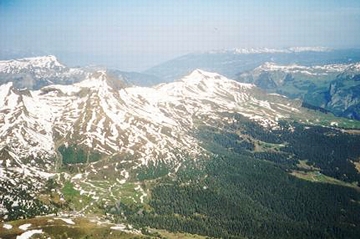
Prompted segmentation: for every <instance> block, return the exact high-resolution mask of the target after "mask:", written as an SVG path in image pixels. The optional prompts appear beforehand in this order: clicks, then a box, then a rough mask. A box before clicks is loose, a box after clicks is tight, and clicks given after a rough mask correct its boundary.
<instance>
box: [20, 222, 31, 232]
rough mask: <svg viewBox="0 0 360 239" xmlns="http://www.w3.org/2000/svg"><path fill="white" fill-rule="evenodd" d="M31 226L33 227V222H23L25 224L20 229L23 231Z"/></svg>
mask: <svg viewBox="0 0 360 239" xmlns="http://www.w3.org/2000/svg"><path fill="white" fill-rule="evenodd" d="M29 227H31V224H30V223H26V224H23V225H21V226H19V229H20V230H23V231H26V230H27V229H29Z"/></svg>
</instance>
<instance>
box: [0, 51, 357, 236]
mask: <svg viewBox="0 0 360 239" xmlns="http://www.w3.org/2000/svg"><path fill="white" fill-rule="evenodd" d="M288 51H290V50H288ZM326 52H327V54H330V53H328V51H326ZM238 53H239V54H240V52H238ZM295 53H296V51H295V49H292V50H291V52H290V53H289V52H277V53H276V54H295ZM241 54H243V52H241ZM256 54H258V53H256ZM261 54H262V53H261ZM267 54H273V52H270V53H269V52H268V53H267ZM299 54H300V53H299ZM301 54H303V53H301ZM301 54H300V55H301ZM308 54H309V53H308ZM279 56H280V55H279ZM281 56H282V57H284V56H283V55H281ZM267 57H268V55H267ZM267 57H266V58H267ZM284 58H285V57H284ZM358 64H359V63H348V64H325V65H322V66H301V65H294V64H292V65H278V64H275V63H261V64H259V65H257V66H256V67H254V68H253V69H251V71H250V70H249V71H246V72H243V73H241V74H238V77H239V78H238V79H237V80H238V81H235V80H232V79H229V78H227V77H225V76H223V75H220V74H218V73H215V72H208V71H205V70H201V69H192V70H191V71H190V73H189V74H187V75H185V76H182V77H179V78H178V79H177V80H176V79H174V80H175V81H172V82H168V83H161V84H158V85H155V86H152V87H140V86H135V85H131V84H129V83H128V81H125V80H123V79H126V77H123V76H121V74H120V73H119V72H116V74H114V71H107V70H99V69H96V70H95V69H90V68H87V69H82V68H69V67H66V66H64V65H62V64H61V63H59V62H58V61H57V59H56V58H55V57H53V56H46V57H35V58H25V59H18V60H8V61H1V62H0V82H1V85H0V182H1V183H0V220H1V222H0V237H1V238H14V237H15V236H18V237H19V238H20V237H21V236H23V237H25V236H26V235H27V236H30V237H31V236H34V237H35V236H39V237H41V238H135V237H139V238H141V237H146V236H150V237H153V238H168V237H169V238H172V237H184V238H202V237H214V238H357V236H359V235H360V218H359V215H360V188H359V185H360V184H359V183H360V173H359V172H360V147H359V145H360V134H359V132H360V131H359V130H358V129H359V127H360V123H359V121H357V120H355V119H358V117H357V115H355V114H357V113H356V112H358V111H357V110H358V109H359V101H358V100H357V98H356V99H355V96H356V97H358V91H357V89H358V84H357V81H358V72H359V70H360V68H359V65H358ZM238 72H240V70H239V71H238ZM238 72H237V73H238ZM305 76H306V77H305ZM142 77H145V76H142ZM240 80H241V81H243V83H240V82H239V81H240ZM244 82H245V83H244ZM315 89H316V90H319V92H321V94H320V96H316V92H315ZM317 92H318V91H317ZM282 94H284V95H287V96H284V95H282ZM288 97H289V98H288ZM316 97H318V98H320V97H323V98H321V99H318V98H316ZM291 98H293V99H291ZM315 98H316V102H320V101H321V104H315V103H314V102H315ZM307 99H309V100H307ZM343 105H346V109H345V111H346V112H349V113H343ZM314 106H318V107H319V108H320V107H321V109H322V110H319V108H317V107H314ZM350 109H353V110H351V111H350ZM330 112H334V113H335V114H336V115H338V116H347V117H350V118H353V119H349V118H341V117H337V116H334V115H333V114H332V113H330ZM340 112H341V113H340Z"/></svg>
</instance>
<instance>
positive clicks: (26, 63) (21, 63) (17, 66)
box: [0, 55, 65, 73]
mask: <svg viewBox="0 0 360 239" xmlns="http://www.w3.org/2000/svg"><path fill="white" fill-rule="evenodd" d="M34 68H46V69H53V68H65V66H64V65H62V64H61V63H60V62H59V61H58V60H57V58H56V57H55V56H53V55H49V56H40V57H30V58H22V59H16V60H6V61H0V72H2V73H18V72H21V71H22V70H29V69H34Z"/></svg>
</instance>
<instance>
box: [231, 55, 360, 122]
mask: <svg viewBox="0 0 360 239" xmlns="http://www.w3.org/2000/svg"><path fill="white" fill-rule="evenodd" d="M359 76H360V63H358V62H357V63H348V64H345V63H343V64H329V65H316V66H304V65H296V64H291V65H279V64H275V63H272V62H267V63H265V64H263V65H261V66H259V67H257V68H255V69H254V70H251V71H248V72H243V73H241V74H239V76H238V77H237V80H238V81H240V82H247V83H253V84H255V85H257V86H258V87H260V88H262V89H265V90H267V91H268V92H276V93H279V94H283V95H286V96H288V97H291V98H300V99H302V100H303V101H304V102H305V103H306V104H310V105H313V106H315V107H321V108H324V110H327V111H329V112H332V113H334V114H336V115H338V116H342V117H347V118H352V119H357V120H360V117H359V115H360V111H359V108H360V105H359V102H360V98H359V97H360V94H359V89H360V82H359V81H358V78H359Z"/></svg>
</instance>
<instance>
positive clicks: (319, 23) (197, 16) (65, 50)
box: [0, 0, 360, 70]
mask: <svg viewBox="0 0 360 239" xmlns="http://www.w3.org/2000/svg"><path fill="white" fill-rule="evenodd" d="M359 29H360V1H359V0H341V1H339V0H300V1H295V0H294V1H291V0H286V1H285V0H272V1H270V0H234V1H232V0H222V1H221V0H177V1H175V0H153V1H150V0H148V1H146V0H132V1H130V0H113V1H111V0H101V1H91V0H59V1H55V0H0V48H1V49H2V50H4V49H5V50H6V49H10V50H33V51H41V52H46V53H51V54H57V55H59V56H60V59H62V60H63V61H64V62H65V63H70V64H76V63H77V64H79V65H82V64H88V63H93V64H106V65H109V66H112V67H118V68H121V69H124V70H141V69H144V68H146V67H149V66H152V65H154V64H157V63H160V62H162V61H165V60H167V59H170V58H173V57H175V56H179V55H182V54H186V53H189V52H193V51H203V50H213V49H225V48H226V49H228V48H242V47H289V46H326V47H337V48H345V47H359V46H360V30H359ZM76 56H78V57H76Z"/></svg>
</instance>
